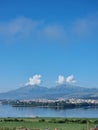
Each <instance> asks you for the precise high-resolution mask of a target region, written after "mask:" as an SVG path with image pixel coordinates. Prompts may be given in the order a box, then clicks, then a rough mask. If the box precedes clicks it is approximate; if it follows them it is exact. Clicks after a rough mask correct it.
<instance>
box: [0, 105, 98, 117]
mask: <svg viewBox="0 0 98 130" xmlns="http://www.w3.org/2000/svg"><path fill="white" fill-rule="evenodd" d="M36 116H38V117H65V118H66V117H80V118H82V117H86V118H98V108H89V109H84V108H75V109H63V110H60V109H55V108H39V107H35V108H34V107H12V106H10V105H0V117H36Z"/></svg>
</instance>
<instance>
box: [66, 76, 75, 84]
mask: <svg viewBox="0 0 98 130" xmlns="http://www.w3.org/2000/svg"><path fill="white" fill-rule="evenodd" d="M76 82H77V81H76V80H75V79H74V75H69V76H68V77H67V78H66V83H76Z"/></svg>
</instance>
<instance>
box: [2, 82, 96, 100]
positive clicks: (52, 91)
mask: <svg viewBox="0 0 98 130" xmlns="http://www.w3.org/2000/svg"><path fill="white" fill-rule="evenodd" d="M97 97H98V89H97V88H84V87H80V86H73V85H68V84H63V85H59V86H55V87H52V88H47V87H43V86H38V85H35V86H30V85H28V86H23V87H21V88H18V89H16V90H11V91H8V92H5V93H0V100H2V99H11V100H18V99H33V98H35V99H38V98H47V99H57V98H67V99H69V98H97Z"/></svg>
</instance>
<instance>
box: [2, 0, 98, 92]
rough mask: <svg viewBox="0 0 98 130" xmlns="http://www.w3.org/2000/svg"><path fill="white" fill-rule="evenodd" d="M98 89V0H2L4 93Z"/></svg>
mask: <svg viewBox="0 0 98 130" xmlns="http://www.w3.org/2000/svg"><path fill="white" fill-rule="evenodd" d="M63 83H68V84H74V85H77V86H81V87H97V88H98V0H9V1H8V0H0V92H5V91H9V90H12V89H17V88H19V87H22V86H24V85H35V84H36V85H41V86H46V87H54V86H56V85H59V84H63Z"/></svg>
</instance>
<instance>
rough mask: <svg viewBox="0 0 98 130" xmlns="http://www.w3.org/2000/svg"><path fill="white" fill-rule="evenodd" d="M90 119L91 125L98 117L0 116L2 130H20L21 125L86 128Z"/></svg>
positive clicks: (92, 125) (61, 128)
mask: <svg viewBox="0 0 98 130" xmlns="http://www.w3.org/2000/svg"><path fill="white" fill-rule="evenodd" d="M87 120H89V122H90V123H89V127H90V128H92V127H94V126H95V124H97V121H98V120H97V119H79V118H68V119H65V118H0V130H12V129H15V130H18V129H19V128H21V127H25V128H29V129H30V130H32V129H41V130H45V128H49V130H54V129H55V128H58V130H86V124H87V123H86V122H87ZM95 122H96V123H95Z"/></svg>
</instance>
